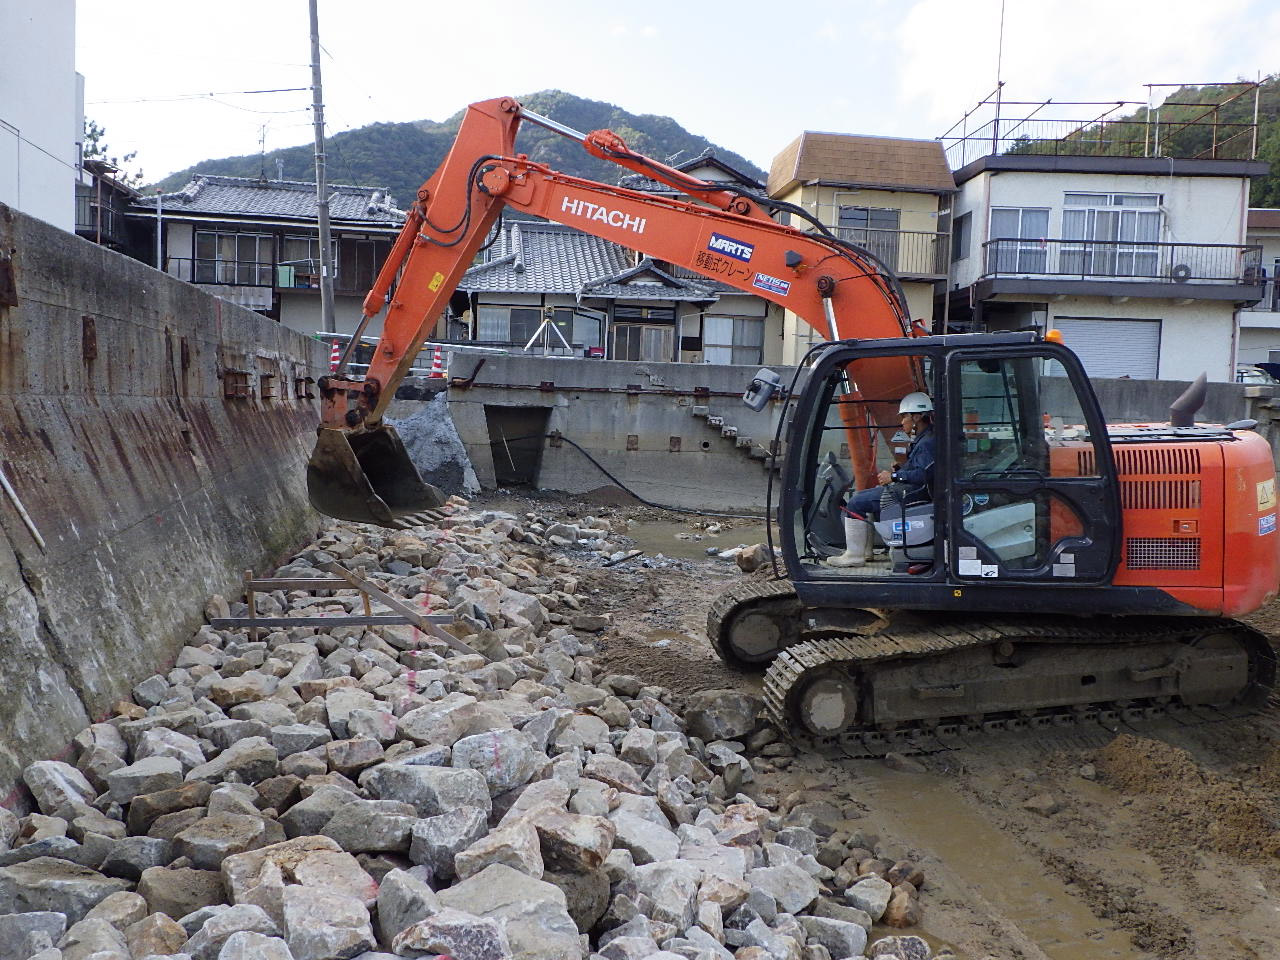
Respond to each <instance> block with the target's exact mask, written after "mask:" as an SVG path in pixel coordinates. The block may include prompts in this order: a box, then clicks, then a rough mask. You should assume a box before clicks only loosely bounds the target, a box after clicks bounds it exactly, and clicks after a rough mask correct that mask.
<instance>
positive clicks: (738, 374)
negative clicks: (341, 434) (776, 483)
mask: <svg viewBox="0 0 1280 960" xmlns="http://www.w3.org/2000/svg"><path fill="white" fill-rule="evenodd" d="M476 362H477V358H474V357H456V358H455V360H454V368H457V369H453V368H451V369H450V371H449V373H450V375H451V376H452V377H455V378H456V377H459V376H463V377H465V376H466V375H468V374H469V373H470V372H471V371H472V370H473V369H474V367H475V363H476ZM758 369H759V368H758V367H755V366H751V367H742V366H712V365H703V364H680V363H629V362H625V361H610V360H582V359H572V358H557V357H523V356H521V357H515V356H495V357H490V358H489V359H488V360H487V361H486V363H485V365H484V367H483V368H482V369H481V370H480V373H479V375H478V376H477V378H476V382H475V384H474V386H472V387H470V388H467V389H459V388H458V387H456V386H455V387H451V388H450V390H449V410H450V412H451V413H452V415H453V420H454V423H455V424H456V425H457V427H458V433H459V435H460V436H461V437H462V442H463V443H464V444H465V445H466V447H467V453H468V454H469V455H470V457H471V463H472V465H473V466H474V468H475V471H476V476H477V477H478V479H479V480H480V483H481V484H482V485H483V486H484V487H487V488H491V487H493V486H495V484H496V482H497V471H496V470H495V457H497V458H499V461H498V462H499V465H501V464H503V463H505V461H504V460H503V459H502V458H504V457H505V456H506V454H507V448H506V447H505V446H504V443H505V442H506V441H510V440H512V439H514V438H512V437H510V436H508V437H506V438H505V439H504V437H501V436H496V435H491V433H490V417H491V416H492V408H499V407H505V408H539V407H540V408H544V409H545V410H546V411H547V421H546V432H548V433H550V432H553V431H559V432H560V433H562V434H563V435H564V437H566V438H567V439H568V440H572V441H574V442H576V443H578V444H579V445H581V446H582V447H584V448H585V449H586V450H588V451H589V452H590V453H591V455H592V456H593V457H595V458H596V459H597V460H598V461H600V463H601V464H602V465H603V466H604V467H605V468H606V469H607V470H609V471H610V472H611V473H613V474H614V475H615V476H616V477H618V479H620V480H621V481H622V482H623V483H624V484H626V486H627V487H629V488H631V489H632V490H634V491H635V492H636V493H637V494H639V495H640V496H642V497H645V498H646V499H649V500H653V501H655V502H658V503H663V504H670V505H674V506H681V507H689V508H693V509H704V510H723V511H735V510H747V511H752V512H756V511H760V510H762V509H763V508H764V503H765V485H766V482H767V479H768V474H767V472H766V471H765V469H764V467H763V465H762V463H761V461H760V460H755V459H751V458H750V457H749V456H748V452H747V450H746V449H743V448H740V447H739V446H737V444H736V442H735V439H733V438H726V437H723V436H721V431H720V429H719V428H713V427H710V426H709V425H708V423H707V419H706V418H705V417H699V416H695V415H694V411H695V408H698V407H706V408H707V410H708V412H709V414H710V415H711V416H717V415H721V416H723V417H724V418H725V423H726V424H727V425H732V426H736V427H737V428H738V431H739V437H745V438H751V439H753V440H754V441H755V445H756V446H763V447H766V448H767V447H768V445H769V443H770V442H771V441H772V440H773V434H774V424H775V422H776V421H775V420H774V415H775V409H776V408H775V407H773V406H770V407H768V408H766V409H765V410H764V411H763V412H761V413H752V412H751V411H750V410H748V409H747V408H746V407H745V406H743V405H742V401H741V399H740V398H741V396H742V391H743V390H744V389H745V388H746V386H747V384H748V383H749V382H750V380H751V378H752V377H753V376H754V375H755V373H756V371H757V370H758ZM775 369H780V371H781V370H783V369H786V368H775ZM784 376H785V377H789V376H790V373H789V372H787V373H785V374H784ZM486 406H487V407H489V408H490V415H489V416H487V415H486ZM536 485H537V486H538V487H541V488H543V489H550V490H564V491H567V492H570V493H583V492H587V491H591V490H595V489H598V488H600V487H608V486H612V481H610V480H609V478H608V477H606V476H605V475H604V474H603V473H602V472H601V471H600V469H599V468H598V467H596V466H594V465H593V464H592V463H591V462H590V461H589V460H588V459H587V458H586V457H585V456H583V454H582V453H581V452H579V451H578V450H576V449H575V448H574V447H573V446H572V445H571V444H569V443H560V444H559V445H556V442H555V441H554V440H552V441H546V442H545V443H543V445H542V451H541V465H540V469H539V470H538V473H537V478H536Z"/></svg>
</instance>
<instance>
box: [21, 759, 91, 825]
mask: <svg viewBox="0 0 1280 960" xmlns="http://www.w3.org/2000/svg"><path fill="white" fill-rule="evenodd" d="M22 779H23V780H25V781H26V784H27V786H28V787H30V788H31V792H32V793H33V794H35V798H36V803H38V804H39V805H40V810H41V811H42V812H43V813H46V814H48V815H49V816H61V814H60V813H59V811H62V810H67V811H69V810H71V808H72V807H74V806H76V805H77V804H83V803H92V802H93V798H94V797H95V796H97V792H96V791H95V790H94V789H93V785H92V784H91V783H89V781H88V780H87V779H85V775H84V774H83V773H81V772H80V771H79V770H77V769H76V768H75V767H73V766H71V764H69V763H63V762H62V761H60V760H38V761H36V762H35V763H33V764H31V765H30V766H28V767H27V769H26V770H24V771H23V772H22ZM68 819H70V818H68Z"/></svg>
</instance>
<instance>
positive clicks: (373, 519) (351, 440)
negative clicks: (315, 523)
mask: <svg viewBox="0 0 1280 960" xmlns="http://www.w3.org/2000/svg"><path fill="white" fill-rule="evenodd" d="M318 433H319V436H318V438H317V439H316V447H315V449H314V450H312V451H311V460H310V461H309V462H308V463H307V496H308V497H309V498H310V500H311V505H312V506H313V507H315V508H316V509H317V510H319V511H320V512H321V513H323V514H326V515H327V516H330V517H336V518H337V519H339V520H354V521H356V522H357V523H376V524H377V525H378V526H381V527H403V526H405V525H406V523H405V520H404V518H407V517H411V516H413V515H415V514H424V515H425V516H424V517H423V518H422V519H424V520H430V519H438V518H439V516H440V514H436V513H433V511H434V510H435V509H436V508H437V507H441V506H443V505H444V502H445V495H444V494H443V493H441V492H440V491H439V490H438V489H437V488H436V487H433V486H432V485H431V484H429V483H426V482H424V481H423V479H422V477H420V476H419V475H418V469H417V467H415V466H414V465H413V461H411V460H410V459H409V454H408V451H406V450H405V447H404V443H403V442H402V441H401V440H400V437H399V435H398V434H397V433H396V431H395V429H394V428H392V427H389V426H387V425H385V424H383V425H381V426H378V427H375V428H374V429H371V430H366V431H363V432H361V433H347V432H346V431H343V430H334V429H331V428H328V427H321V428H320V430H319V431H318Z"/></svg>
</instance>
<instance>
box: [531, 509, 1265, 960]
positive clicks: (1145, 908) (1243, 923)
mask: <svg viewBox="0 0 1280 960" xmlns="http://www.w3.org/2000/svg"><path fill="white" fill-rule="evenodd" d="M507 508H508V509H511V508H512V507H511V506H510V505H509V506H508V507H507ZM537 509H538V510H539V511H540V512H542V513H544V514H546V513H549V512H555V511H557V510H559V511H569V512H577V513H579V514H580V515H585V514H586V513H588V512H591V513H595V514H596V515H600V514H601V513H610V512H611V513H613V514H614V515H615V516H630V517H631V518H632V529H631V531H630V535H631V536H632V537H634V538H635V539H636V541H637V544H638V545H639V546H641V547H643V548H645V549H646V551H647V554H648V555H652V554H653V553H656V552H658V551H659V550H663V551H664V552H665V553H666V555H668V556H671V555H677V556H682V557H685V558H686V559H687V561H688V562H687V564H686V566H687V567H689V569H681V570H665V569H642V568H637V567H636V565H635V564H634V563H632V562H628V563H625V564H620V565H618V566H617V567H613V568H608V569H592V570H589V571H587V572H585V573H584V574H583V576H584V577H585V579H586V582H587V583H588V584H589V585H590V587H591V588H592V589H593V590H594V591H595V593H594V598H595V604H594V609H592V610H591V612H601V613H605V612H607V613H610V614H611V615H612V621H613V623H612V626H611V628H610V629H609V630H608V631H607V632H606V633H605V634H604V635H603V637H602V644H601V645H602V647H603V653H602V655H601V656H600V657H599V658H598V663H599V667H600V669H601V670H602V671H603V672H605V673H629V674H633V675H635V676H638V677H640V678H642V679H643V680H645V681H646V682H649V683H655V684H661V685H663V686H667V687H670V688H671V689H672V690H674V691H676V692H677V693H679V694H686V695H687V694H689V693H693V692H696V691H699V690H706V689H716V688H723V687H737V688H747V689H754V690H758V689H759V680H758V677H756V676H752V675H744V674H740V673H737V672H735V671H733V670H730V669H728V668H726V667H725V666H724V665H723V664H721V662H720V661H719V660H718V659H717V658H716V657H715V655H714V653H713V652H712V651H711V649H710V646H709V645H708V643H707V641H706V639H705V636H704V629H705V623H706V612H707V607H708V606H709V604H710V603H711V601H712V600H713V599H714V598H715V597H716V596H717V595H718V594H719V592H720V591H722V590H724V589H726V588H727V587H729V586H731V585H733V584H734V583H737V582H739V581H740V580H741V578H742V577H743V576H744V575H743V574H742V573H741V572H739V571H738V569H737V567H736V566H734V565H732V564H728V563H726V562H724V561H717V560H711V559H708V558H706V557H705V555H704V554H705V547H706V546H708V545H714V546H721V547H727V546H734V545H735V544H737V543H744V542H745V543H752V542H758V541H760V540H762V539H763V532H762V531H763V527H762V526H760V525H758V524H753V523H750V522H747V521H732V520H731V521H727V522H726V525H727V527H728V529H725V530H723V531H722V532H721V533H720V534H719V535H718V536H708V535H706V533H705V530H704V529H703V527H702V526H701V525H703V524H705V523H706V522H707V520H706V518H696V517H683V516H678V515H671V514H662V513H661V512H659V511H652V510H648V509H635V508H628V507H625V506H622V507H618V506H615V507H609V506H607V505H601V504H599V503H596V504H588V505H582V506H578V505H574V504H568V503H565V502H563V501H561V502H556V501H544V502H541V503H539V504H538V505H537ZM682 532H683V533H685V534H686V535H687V536H688V537H689V539H676V537H677V534H679V533H682ZM694 536H701V537H702V538H703V539H701V540H693V539H691V538H692V537H694ZM1250 620H1251V622H1252V623H1253V624H1254V625H1255V626H1257V627H1258V628H1259V629H1262V630H1263V631H1264V632H1267V633H1268V634H1270V635H1271V636H1272V637H1273V639H1280V604H1273V605H1272V606H1271V607H1269V608H1267V609H1264V610H1262V611H1260V612H1259V613H1258V614H1256V615H1254V616H1253V617H1252V618H1250ZM915 759H916V760H917V761H918V762H919V763H920V764H921V765H922V767H923V771H921V772H903V771H900V770H894V769H889V768H888V767H887V766H886V765H885V764H884V763H883V762H882V761H872V760H859V761H850V760H833V759H829V758H824V757H816V756H802V757H799V758H797V759H796V760H795V761H794V762H792V763H790V764H789V765H788V766H787V767H786V769H783V770H777V771H773V772H768V773H764V774H761V775H759V776H758V777H757V779H756V782H755V783H754V784H752V785H751V792H753V793H754V794H755V795H757V796H772V797H773V798H776V799H783V798H790V799H791V800H792V801H794V800H795V799H797V798H796V796H795V795H796V793H797V791H802V792H805V791H807V792H811V793H813V794H815V797H814V798H815V799H817V798H819V797H820V798H822V799H831V798H833V797H834V798H837V799H838V800H839V804H840V805H841V806H842V807H844V808H845V809H846V810H847V811H849V812H853V811H854V810H856V811H858V812H860V816H858V817H857V818H855V819H854V820H852V821H851V822H850V823H849V824H848V827H849V829H851V830H859V831H861V832H862V833H863V834H864V835H866V836H867V837H868V839H869V841H874V840H876V839H879V840H880V842H882V843H890V844H895V845H898V846H900V847H903V848H906V849H907V850H910V851H912V852H913V853H915V854H916V855H918V857H919V859H920V860H921V862H922V863H923V864H924V866H925V870H926V872H927V874H928V883H927V885H926V888H925V892H924V895H923V905H924V920H923V924H922V928H921V929H920V930H919V931H916V932H920V933H922V934H923V935H925V936H926V937H927V938H928V939H929V940H930V941H931V942H932V943H933V944H934V945H935V946H943V945H946V946H950V947H951V948H952V949H953V950H955V951H956V953H957V954H958V955H959V956H960V957H962V958H972V960H985V958H999V960H1005V958H1009V960H1042V958H1050V960H1139V958H1143V960H1147V958H1159V960H1199V958H1205V960H1208V958H1214V960H1218V958H1222V960H1226V958H1245V960H1273V958H1280V704H1277V703H1276V702H1275V701H1273V703H1272V705H1271V706H1270V708H1269V709H1267V710H1265V711H1263V712H1262V713H1261V714H1260V715H1258V716H1255V717H1252V718H1249V719H1238V720H1227V721H1222V722H1217V723H1209V724H1203V725H1196V726H1186V725H1172V724H1164V725H1161V726H1159V727H1155V728H1145V729H1142V730H1130V729H1115V730H1104V729H1101V728H1095V729H1094V730H1092V731H1088V732H1084V733H1078V732H1073V733H1071V734H1070V735H1063V734H1052V735H1049V736H1045V735H1031V734H1024V735H1013V734H1006V735H1002V736H1000V737H999V738H998V739H993V740H991V741H990V742H983V743H980V744H975V745H972V746H969V747H966V748H964V749H961V750H954V751H947V752H943V753H936V754H931V755H926V756H920V757H916V758H915ZM1029 801H1030V802H1029ZM886 932H888V931H886Z"/></svg>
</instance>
